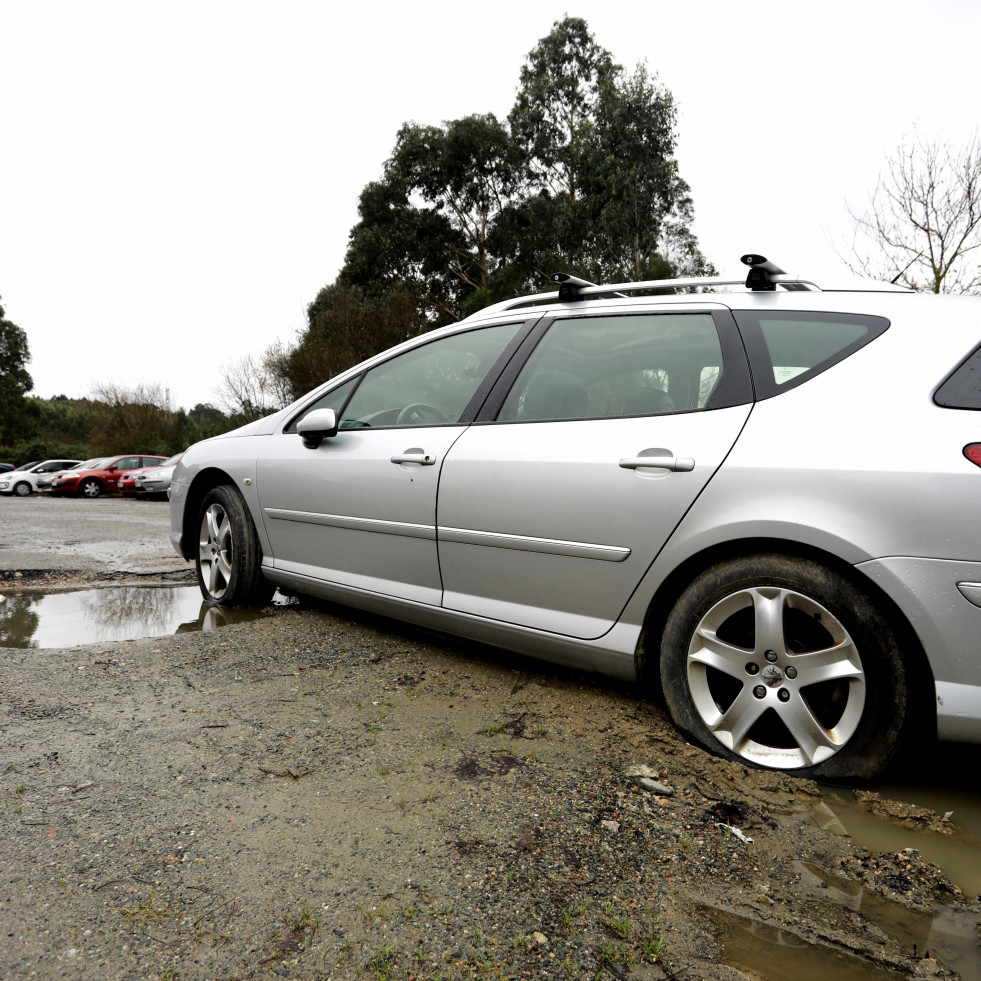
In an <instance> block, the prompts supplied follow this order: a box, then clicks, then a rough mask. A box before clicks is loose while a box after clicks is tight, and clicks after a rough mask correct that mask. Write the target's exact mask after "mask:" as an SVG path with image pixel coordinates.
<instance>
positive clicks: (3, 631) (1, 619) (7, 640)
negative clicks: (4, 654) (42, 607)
mask: <svg viewBox="0 0 981 981" xmlns="http://www.w3.org/2000/svg"><path fill="white" fill-rule="evenodd" d="M40 599H41V597H40V596H24V595H21V596H0V647H33V646H36V645H34V644H32V643H31V638H32V637H33V636H34V634H35V633H36V632H37V628H38V623H39V620H38V615H37V612H36V611H35V610H33V609H32V607H34V606H36V605H37V603H38V602H39V601H40Z"/></svg>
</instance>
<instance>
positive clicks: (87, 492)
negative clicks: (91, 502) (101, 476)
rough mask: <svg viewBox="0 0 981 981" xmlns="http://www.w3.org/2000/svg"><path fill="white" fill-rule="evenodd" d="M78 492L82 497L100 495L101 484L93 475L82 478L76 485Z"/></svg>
mask: <svg viewBox="0 0 981 981" xmlns="http://www.w3.org/2000/svg"><path fill="white" fill-rule="evenodd" d="M78 492H79V494H81V495H82V497H89V498H93V499H94V498H96V497H101V496H102V484H101V482H100V481H98V480H96V479H95V477H89V478H87V479H86V480H83V481H82V482H81V484H79V487H78Z"/></svg>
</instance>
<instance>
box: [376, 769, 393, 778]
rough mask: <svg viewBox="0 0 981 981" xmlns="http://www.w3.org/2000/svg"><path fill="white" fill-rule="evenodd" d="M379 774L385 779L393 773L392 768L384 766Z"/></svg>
mask: <svg viewBox="0 0 981 981" xmlns="http://www.w3.org/2000/svg"><path fill="white" fill-rule="evenodd" d="M378 772H379V773H380V774H381V775H382V776H383V777H387V776H388V775H389V774H390V773H391V772H392V768H391V767H390V766H383V767H382V768H381V769H380V770H379V771H378Z"/></svg>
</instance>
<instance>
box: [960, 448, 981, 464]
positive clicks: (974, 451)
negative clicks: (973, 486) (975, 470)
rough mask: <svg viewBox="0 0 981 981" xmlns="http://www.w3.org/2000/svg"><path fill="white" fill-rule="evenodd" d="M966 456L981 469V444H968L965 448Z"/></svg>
mask: <svg viewBox="0 0 981 981" xmlns="http://www.w3.org/2000/svg"><path fill="white" fill-rule="evenodd" d="M964 456H966V457H967V458H968V459H969V460H970V461H971V463H973V464H974V465H975V466H976V467H981V443H968V444H967V446H965V447H964Z"/></svg>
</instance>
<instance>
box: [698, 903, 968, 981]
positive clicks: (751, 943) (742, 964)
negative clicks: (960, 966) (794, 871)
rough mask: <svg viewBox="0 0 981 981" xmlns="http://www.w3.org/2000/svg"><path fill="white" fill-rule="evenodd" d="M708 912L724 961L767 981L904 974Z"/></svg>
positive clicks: (879, 980)
mask: <svg viewBox="0 0 981 981" xmlns="http://www.w3.org/2000/svg"><path fill="white" fill-rule="evenodd" d="M710 915H711V917H712V919H713V920H715V922H716V923H717V924H718V925H719V926H720V927H721V928H722V934H723V935H722V949H723V956H724V958H725V963H726V964H729V965H732V966H733V967H739V968H742V969H743V970H747V971H752V972H754V973H755V974H758V975H759V976H760V977H761V978H766V979H767V981H896V979H899V978H903V977H906V975H905V974H900V973H898V972H897V971H887V970H885V969H884V968H881V967H875V966H874V965H872V964H869V963H868V962H867V961H864V960H862V959H861V958H860V957H856V956H855V955H854V954H845V953H842V952H841V951H837V950H833V949H832V948H830V947H822V946H819V945H817V944H808V943H805V942H804V941H803V940H801V939H800V937H798V936H796V935H795V934H793V933H789V932H787V931H784V930H777V929H775V928H774V927H769V926H765V925H764V924H762V923H759V922H757V921H756V920H748V919H743V918H742V917H739V916H733V915H731V914H729V913H722V912H720V911H718V910H712V911H711V914H710ZM968 976H969V975H965V977H968Z"/></svg>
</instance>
